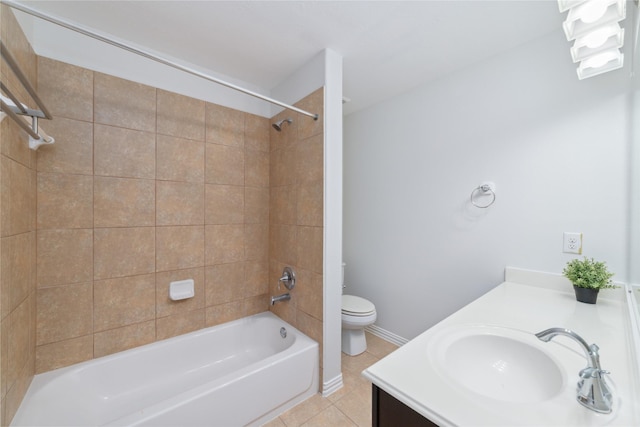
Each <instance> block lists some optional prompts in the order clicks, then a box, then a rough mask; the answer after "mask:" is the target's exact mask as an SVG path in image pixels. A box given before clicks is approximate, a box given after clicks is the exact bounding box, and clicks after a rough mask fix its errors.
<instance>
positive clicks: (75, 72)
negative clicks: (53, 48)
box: [38, 56, 93, 144]
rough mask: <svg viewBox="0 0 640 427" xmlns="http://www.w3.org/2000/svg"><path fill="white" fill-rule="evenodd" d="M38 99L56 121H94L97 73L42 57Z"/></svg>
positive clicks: (39, 68) (39, 61) (39, 65)
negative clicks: (56, 118) (95, 75)
mask: <svg viewBox="0 0 640 427" xmlns="http://www.w3.org/2000/svg"><path fill="white" fill-rule="evenodd" d="M38 95H39V96H40V98H41V99H42V102H44V104H45V105H46V107H47V108H48V109H49V111H50V112H51V114H53V115H54V116H55V117H66V118H68V119H76V120H83V121H86V122H90V121H92V120H93V71H90V70H87V69H86V68H80V67H76V66H75V65H70V64H66V63H64V62H59V61H55V60H53V59H48V58H45V57H42V56H39V57H38ZM46 129H47V132H48V133H49V135H54V138H56V144H57V143H58V135H57V134H54V133H51V132H52V131H50V130H49V127H47V128H46Z"/></svg>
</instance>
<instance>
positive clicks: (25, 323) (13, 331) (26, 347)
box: [7, 299, 33, 384]
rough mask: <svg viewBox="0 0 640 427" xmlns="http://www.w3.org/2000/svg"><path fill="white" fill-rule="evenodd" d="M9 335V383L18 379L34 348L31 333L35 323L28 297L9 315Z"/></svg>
mask: <svg viewBox="0 0 640 427" xmlns="http://www.w3.org/2000/svg"><path fill="white" fill-rule="evenodd" d="M9 322H10V323H9V331H8V332H9V336H8V347H7V368H8V373H7V383H8V384H12V383H14V382H16V381H17V380H18V376H17V375H18V373H19V372H20V371H22V369H23V368H24V366H25V364H26V363H27V362H28V361H29V358H30V353H31V352H32V350H31V349H30V347H31V345H30V344H31V341H30V334H31V329H32V328H33V325H32V323H31V307H30V304H29V301H28V300H27V299H25V300H23V301H22V303H21V304H19V305H18V306H17V307H16V309H15V310H13V312H11V314H10V315H9Z"/></svg>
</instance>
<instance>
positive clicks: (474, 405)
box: [363, 269, 640, 426]
mask: <svg viewBox="0 0 640 427" xmlns="http://www.w3.org/2000/svg"><path fill="white" fill-rule="evenodd" d="M506 279H507V281H506V282H504V283H502V284H500V285H499V286H497V287H496V288H494V289H493V290H491V291H490V292H488V293H487V294H485V295H483V296H482V297H480V298H478V299H477V300H476V301H474V302H472V303H471V304H469V305H467V306H466V307H464V308H462V309H461V310H459V311H457V312H456V313H454V314H452V315H451V316H449V317H448V318H446V319H445V320H443V321H442V322H440V323H438V324H437V325H435V326H434V327H432V328H430V329H429V330H427V331H426V332H424V333H422V334H421V335H419V336H418V337H416V338H414V339H413V340H411V341H410V342H408V343H407V344H405V345H404V346H402V347H400V348H399V349H398V350H396V351H395V352H393V353H391V354H390V355H389V356H387V357H385V358H384V359H382V360H380V361H379V362H378V363H376V364H374V365H372V366H371V367H369V368H368V369H366V370H365V371H364V372H363V375H364V376H365V377H366V378H368V379H369V380H370V381H371V382H372V383H373V384H375V385H377V386H378V387H380V388H382V389H383V390H385V391H386V392H387V393H389V394H391V395H392V396H394V397H395V398H396V399H398V400H400V401H401V402H403V403H404V404H406V405H407V406H409V407H410V408H412V409H414V410H415V411H417V412H418V413H420V414H422V415H423V416H425V417H426V418H428V419H430V420H431V421H433V422H435V423H436V424H438V425H440V426H448V425H452V426H453V425H457V426H465V425H491V426H496V425H510V426H513V425H536V426H542V425H544V426H570V425H576V426H604V425H612V426H613V425H615V426H640V402H639V401H640V386H639V382H640V381H639V380H638V372H637V369H636V366H637V364H636V362H635V354H634V353H633V350H632V348H633V346H632V345H631V343H630V340H631V330H630V322H629V318H628V314H627V305H626V302H625V299H624V292H623V290H621V289H618V290H603V291H601V292H600V295H599V297H598V302H597V304H595V305H591V304H584V303H580V302H577V301H576V300H575V296H574V293H573V289H572V288H571V285H570V284H569V283H568V282H566V279H564V278H562V277H561V276H559V275H553V274H550V275H547V274H546V273H537V272H528V271H526V270H517V269H507V275H506ZM479 325H483V326H486V325H490V326H496V327H504V328H511V329H514V330H520V331H525V332H527V333H528V332H530V333H531V334H532V335H531V336H532V338H531V341H532V343H533V345H535V346H536V348H539V349H540V350H542V351H543V352H545V353H548V354H549V355H551V356H552V357H553V358H554V360H556V361H558V362H559V363H560V364H561V365H562V368H564V370H565V371H566V375H564V374H563V386H562V391H560V392H559V394H558V395H556V396H554V397H553V398H551V399H548V400H544V401H541V402H519V401H517V399H516V401H513V402H504V401H502V400H496V399H493V398H490V397H487V396H484V395H482V394H478V393H476V392H474V391H472V390H471V389H468V388H466V387H465V386H464V385H462V384H460V383H459V382H457V381H455V380H453V379H452V378H451V377H450V376H448V375H447V374H446V373H445V372H443V370H442V369H441V368H440V367H439V363H441V362H438V345H437V344H438V343H442V342H443V338H444V339H445V340H446V338H447V336H450V335H452V334H455V333H456V331H457V330H461V329H464V328H473V327H478V326H479ZM552 327H561V328H567V329H571V330H573V331H575V332H576V333H578V334H579V335H580V336H582V337H583V338H584V339H585V340H586V341H587V342H588V343H589V344H592V343H596V344H597V345H598V346H599V347H600V363H601V366H602V368H603V369H605V370H609V371H611V375H610V376H609V377H608V378H607V381H608V383H609V384H610V385H611V386H612V389H613V395H614V405H613V412H612V413H611V414H598V413H596V412H594V411H591V410H589V409H587V408H585V407H583V406H582V405H580V404H579V403H578V402H577V401H576V383H577V381H578V380H579V378H578V372H579V371H580V370H581V369H582V368H584V367H586V366H587V364H586V359H585V357H584V351H583V350H582V349H581V347H579V345H578V344H577V343H575V342H573V341H572V340H569V339H567V338H564V337H563V338H561V337H557V338H554V340H553V341H551V342H549V343H544V342H542V341H539V340H537V338H535V337H534V336H533V334H535V333H537V332H540V331H542V330H545V329H548V328H552ZM527 333H523V334H522V335H525V336H528V334H527ZM538 343H539V346H538ZM469 356H470V357H473V355H469Z"/></svg>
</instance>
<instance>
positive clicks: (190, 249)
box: [156, 225, 205, 271]
mask: <svg viewBox="0 0 640 427" xmlns="http://www.w3.org/2000/svg"><path fill="white" fill-rule="evenodd" d="M204 241H205V240H204V227H203V226H195V225H194V226H175V227H157V228H156V271H170V270H178V269H183V268H192V267H201V266H203V265H204Z"/></svg>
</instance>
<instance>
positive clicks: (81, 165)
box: [38, 117, 93, 175]
mask: <svg viewBox="0 0 640 427" xmlns="http://www.w3.org/2000/svg"><path fill="white" fill-rule="evenodd" d="M46 129H47V133H48V134H49V135H54V137H55V139H56V143H55V144H52V145H45V146H42V147H40V148H39V149H38V171H39V172H57V173H76V174H83V175H91V174H93V125H92V124H91V123H87V122H81V121H78V120H70V119H64V118H62V117H56V118H54V119H53V120H51V121H49V122H47V127H46Z"/></svg>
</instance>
